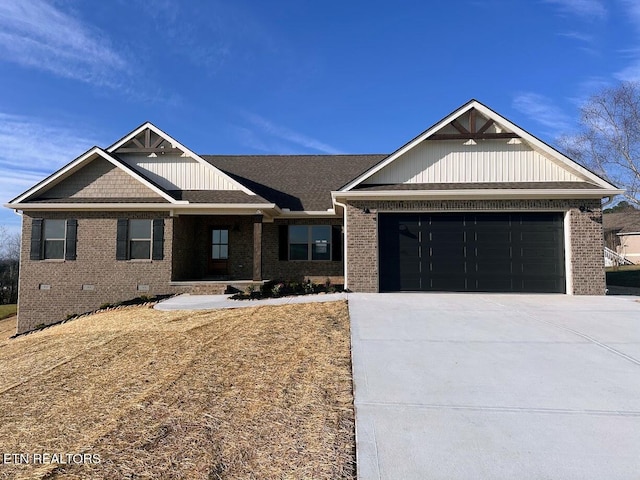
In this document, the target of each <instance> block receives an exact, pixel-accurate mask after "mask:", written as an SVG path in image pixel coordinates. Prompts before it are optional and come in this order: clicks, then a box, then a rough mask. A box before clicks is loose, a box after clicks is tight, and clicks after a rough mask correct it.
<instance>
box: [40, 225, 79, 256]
mask: <svg viewBox="0 0 640 480" xmlns="http://www.w3.org/2000/svg"><path fill="white" fill-rule="evenodd" d="M77 233H78V221H77V220H75V219H67V220H58V219H42V218H34V219H33V220H32V221H31V252H30V255H29V258H30V259H31V260H75V259H76V243H77Z"/></svg>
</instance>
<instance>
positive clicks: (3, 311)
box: [0, 303, 18, 320]
mask: <svg viewBox="0 0 640 480" xmlns="http://www.w3.org/2000/svg"><path fill="white" fill-rule="evenodd" d="M17 311H18V306H17V305H16V304H15V303H12V304H10V305H0V320H2V319H3V318H7V317H13V316H14V315H15V314H16V312H17Z"/></svg>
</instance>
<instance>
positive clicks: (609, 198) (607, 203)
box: [600, 195, 615, 210]
mask: <svg viewBox="0 0 640 480" xmlns="http://www.w3.org/2000/svg"><path fill="white" fill-rule="evenodd" d="M607 198H608V200H607V201H606V202H604V203H603V204H602V205H601V206H600V208H602V210H604V207H606V206H607V205H609V204H610V203H611V202H613V199H614V198H615V196H614V195H611V196H609V197H607Z"/></svg>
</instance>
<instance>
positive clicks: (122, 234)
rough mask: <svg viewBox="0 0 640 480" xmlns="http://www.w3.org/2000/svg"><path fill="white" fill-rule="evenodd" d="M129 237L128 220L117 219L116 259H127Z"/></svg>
mask: <svg viewBox="0 0 640 480" xmlns="http://www.w3.org/2000/svg"><path fill="white" fill-rule="evenodd" d="M128 239H129V220H127V219H126V218H119V219H118V232H117V233H116V260H127V259H128V257H129V255H128V252H127V250H128V249H127V241H128Z"/></svg>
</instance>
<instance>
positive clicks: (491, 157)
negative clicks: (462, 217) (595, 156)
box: [341, 100, 616, 192]
mask: <svg viewBox="0 0 640 480" xmlns="http://www.w3.org/2000/svg"><path fill="white" fill-rule="evenodd" d="M474 182H482V183H491V182H495V183H497V184H498V183H514V182H526V183H531V182H540V183H549V182H587V183H589V184H592V185H593V188H594V189H597V188H600V189H610V190H611V189H616V187H615V186H613V185H611V184H610V183H608V182H606V181H605V180H603V179H602V178H600V177H598V176H597V175H595V174H594V173H593V172H590V171H589V170H587V169H586V168H584V167H582V166H581V165H579V164H577V163H576V162H574V161H573V160H571V159H569V158H568V157H566V156H565V155H563V154H562V153H560V152H558V151H557V150H555V149H554V148H552V147H551V146H549V145H547V144H546V143H544V142H542V141H541V140H539V139H537V138H536V137H534V136H533V135H531V134H530V133H528V132H526V131H525V130H523V129H521V128H520V127H518V126H517V125H515V124H513V123H512V122H510V121H509V120H507V119H506V118H504V117H502V116H501V115H499V114H498V113H496V112H494V111H493V110H491V109H490V108H488V107H486V106H485V105H483V104H481V103H480V102H478V101H477V100H471V101H469V102H468V103H466V104H465V105H463V106H462V107H460V108H459V109H457V110H455V111H454V112H453V113H451V114H450V115H448V116H447V117H445V118H444V119H442V120H441V121H439V122H437V123H436V124H434V125H433V126H432V127H430V128H429V129H427V130H426V131H424V132H423V133H421V134H420V135H418V136H417V137H416V138H414V139H413V140H411V141H410V142H408V143H407V144H406V145H404V146H402V147H401V148H399V149H398V150H396V151H395V152H394V153H392V154H391V155H389V156H388V157H387V158H386V159H384V160H383V161H382V162H380V163H378V164H377V165H375V166H374V167H373V168H371V169H369V170H368V171H367V172H365V173H364V174H362V175H360V176H359V177H357V178H355V179H354V180H352V181H351V182H350V183H348V184H347V185H345V186H344V187H343V188H342V189H341V191H344V192H346V191H350V190H353V189H358V188H362V187H365V186H371V185H376V184H426V183H439V184H446V183H469V184H471V183H474Z"/></svg>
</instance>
